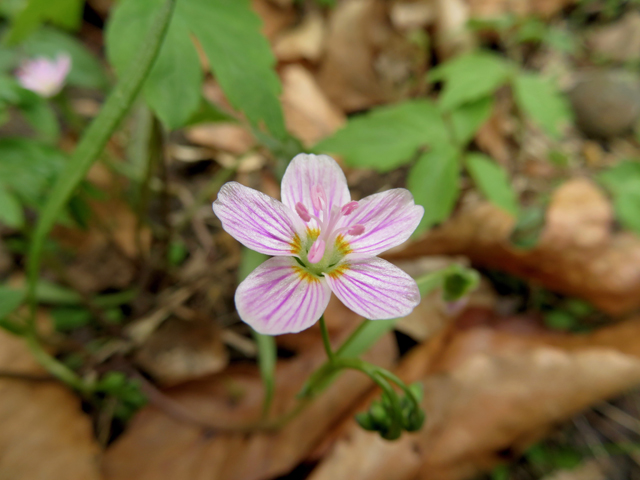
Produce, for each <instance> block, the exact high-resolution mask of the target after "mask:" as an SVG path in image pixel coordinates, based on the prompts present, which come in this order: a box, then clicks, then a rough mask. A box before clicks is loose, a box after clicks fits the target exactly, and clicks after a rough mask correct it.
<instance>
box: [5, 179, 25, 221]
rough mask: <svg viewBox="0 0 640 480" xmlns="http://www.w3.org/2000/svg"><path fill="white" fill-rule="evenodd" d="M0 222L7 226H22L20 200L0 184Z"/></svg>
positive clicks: (22, 215)
mask: <svg viewBox="0 0 640 480" xmlns="http://www.w3.org/2000/svg"><path fill="white" fill-rule="evenodd" d="M0 223H4V224H5V225H8V226H9V227H13V228H21V227H23V226H24V213H23V210H22V205H21V204H20V201H19V200H18V199H17V198H16V197H15V196H14V195H13V194H12V193H11V192H9V191H7V189H6V188H5V187H4V186H3V185H2V184H0Z"/></svg>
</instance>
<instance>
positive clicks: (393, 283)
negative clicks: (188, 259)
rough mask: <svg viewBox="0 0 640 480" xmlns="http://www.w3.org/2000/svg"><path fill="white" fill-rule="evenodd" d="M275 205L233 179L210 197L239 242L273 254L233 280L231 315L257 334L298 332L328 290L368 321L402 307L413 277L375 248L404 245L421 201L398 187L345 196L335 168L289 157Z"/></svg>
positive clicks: (320, 159)
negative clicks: (357, 197)
mask: <svg viewBox="0 0 640 480" xmlns="http://www.w3.org/2000/svg"><path fill="white" fill-rule="evenodd" d="M281 191H282V203H281V202H278V201H277V200H275V199H273V198H271V197H268V196H266V195H264V194H262V193H260V192H257V191H255V190H253V189H250V188H247V187H244V186H242V185H240V184H239V183H236V182H230V183H227V184H225V185H224V186H223V188H222V189H221V190H220V193H219V194H218V198H217V200H216V201H215V202H214V204H213V210H214V212H215V214H216V215H217V216H218V218H219V219H220V221H221V222H222V227H223V228H224V229H225V230H226V231H227V232H228V233H229V234H230V235H232V236H233V237H234V238H235V239H236V240H238V241H240V242H241V243H242V244H243V245H245V246H247V247H248V248H251V249H254V250H257V251H259V252H261V253H266V254H268V255H274V256H275V257H274V258H272V259H270V260H267V261H266V262H265V263H264V264H262V266H260V267H258V268H257V269H256V270H255V271H254V272H253V273H252V274H251V275H249V276H248V277H247V278H246V279H245V280H244V281H243V282H242V283H241V284H240V286H239V287H238V290H237V291H236V298H235V300H236V308H237V310H238V313H239V315H240V318H241V319H242V320H243V321H245V322H246V323H248V324H249V325H251V326H252V327H253V328H254V329H255V330H256V331H258V332H260V333H265V334H270V335H278V334H281V333H292V332H298V331H300V330H303V329H305V328H308V327H309V326H311V325H313V324H314V323H315V322H316V321H317V320H318V319H319V318H320V316H321V315H322V313H323V312H324V309H325V308H326V305H327V303H328V301H329V296H330V292H331V291H333V293H335V294H336V295H337V296H338V298H340V300H341V301H342V302H343V303H344V304H345V305H346V306H347V307H349V308H351V309H352V310H353V311H355V312H356V313H358V314H360V315H362V316H364V317H366V318H369V319H371V320H376V319H385V318H394V317H398V316H404V315H407V314H408V313H409V312H410V311H411V310H413V308H414V307H415V306H416V305H417V303H418V302H419V301H420V294H419V292H418V287H417V285H416V283H415V281H414V280H413V279H412V278H411V277H410V276H408V275H407V274H406V273H404V272H403V271H402V270H400V269H399V268H398V267H396V266H394V265H392V264H391V263H389V262H387V261H385V260H382V259H379V258H377V257H376V255H377V254H378V253H380V252H382V251H384V250H387V249H388V248H392V247H394V246H396V245H400V244H401V243H404V242H405V241H406V240H407V239H408V238H409V237H410V235H411V234H412V233H413V231H414V230H415V228H416V227H417V226H418V224H419V223H420V220H421V219H422V215H423V213H424V209H423V208H422V207H421V206H419V205H415V203H414V201H413V196H412V195H411V194H410V193H409V192H408V191H407V190H405V189H393V190H388V191H386V192H382V193H378V194H375V195H372V196H370V197H366V198H364V199H362V200H361V201H359V202H357V201H352V200H351V195H350V194H349V189H348V187H347V182H346V178H345V176H344V173H343V172H342V170H341V169H340V166H339V165H338V164H337V163H336V161H335V160H333V159H332V158H331V157H328V156H326V155H310V154H309V155H308V154H300V155H297V156H296V157H295V158H294V159H293V160H292V161H291V163H290V164H289V167H288V168H287V171H286V172H285V175H284V177H283V179H282V189H281Z"/></svg>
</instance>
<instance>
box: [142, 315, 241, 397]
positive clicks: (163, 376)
mask: <svg viewBox="0 0 640 480" xmlns="http://www.w3.org/2000/svg"><path fill="white" fill-rule="evenodd" d="M228 357H229V355H228V353H227V350H226V348H225V347H224V345H223V343H222V339H221V334H220V331H219V329H218V328H217V327H216V325H215V323H213V322H211V321H207V320H205V319H193V320H189V321H185V320H178V319H176V318H171V319H169V320H167V321H165V322H163V323H162V325H160V326H159V327H158V329H157V330H156V331H154V332H153V334H151V336H150V337H149V338H148V339H147V341H146V342H145V343H144V345H142V347H141V348H140V350H138V352H137V353H136V361H137V362H138V364H140V366H141V367H142V368H143V369H144V370H146V371H147V372H148V373H150V374H151V375H152V376H153V377H154V378H155V379H156V380H157V381H158V383H159V384H160V385H164V386H170V385H177V384H179V383H183V382H185V381H188V380H194V379H196V378H201V377H204V376H207V375H211V374H213V373H217V372H219V371H221V370H222V369H223V368H224V367H226V366H227V363H228V361H229V358H228Z"/></svg>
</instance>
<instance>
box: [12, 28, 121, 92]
mask: <svg viewBox="0 0 640 480" xmlns="http://www.w3.org/2000/svg"><path fill="white" fill-rule="evenodd" d="M20 47H21V48H22V49H24V52H25V53H26V54H27V55H28V56H29V57H36V56H44V57H47V58H55V57H56V56H57V55H58V54H60V53H63V52H64V53H67V54H68V55H69V56H70V57H71V70H70V71H69V75H68V76H67V79H66V82H67V83H68V84H70V85H76V86H78V87H85V88H100V89H104V88H106V87H108V85H109V84H108V81H107V74H106V72H105V69H104V68H103V66H102V64H101V63H100V61H99V60H98V59H97V58H96V56H95V55H93V54H92V53H91V52H90V51H89V50H87V48H86V47H85V46H84V45H83V44H82V42H80V41H78V40H77V39H76V38H75V37H73V36H71V35H69V34H67V33H64V32H61V31H60V30H56V29H55V28H50V27H43V28H40V29H38V31H36V32H34V33H33V35H31V36H30V37H29V38H28V39H27V40H26V41H25V42H24V43H23V44H22V45H21V46H20Z"/></svg>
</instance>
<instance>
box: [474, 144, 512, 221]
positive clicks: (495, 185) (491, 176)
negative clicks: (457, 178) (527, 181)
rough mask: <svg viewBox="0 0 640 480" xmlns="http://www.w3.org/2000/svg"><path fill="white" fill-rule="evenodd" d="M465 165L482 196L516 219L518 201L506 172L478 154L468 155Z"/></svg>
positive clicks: (484, 156) (489, 159)
mask: <svg viewBox="0 0 640 480" xmlns="http://www.w3.org/2000/svg"><path fill="white" fill-rule="evenodd" d="M465 163H466V167H467V170H468V171H469V173H470V174H471V177H472V178H473V181H474V182H475V184H476V186H477V187H478V189H479V190H480V191H481V192H482V193H483V194H484V196H485V197H487V198H488V199H489V201H491V202H492V203H494V204H495V205H497V206H498V207H500V208H502V209H503V210H505V211H507V212H509V213H510V214H511V215H513V216H514V217H517V216H518V210H519V207H518V200H517V198H516V195H515V193H514V191H513V189H512V188H511V183H510V182H509V177H508V176H507V172H506V171H505V170H504V169H503V168H502V167H501V166H500V165H498V164H497V163H495V162H494V161H493V160H492V159H491V158H489V157H487V156H486V155H483V154H480V153H470V154H468V155H467V157H466V161H465Z"/></svg>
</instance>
